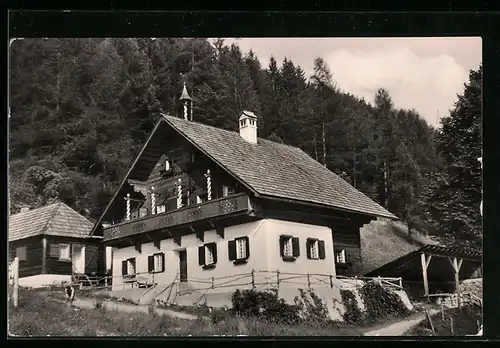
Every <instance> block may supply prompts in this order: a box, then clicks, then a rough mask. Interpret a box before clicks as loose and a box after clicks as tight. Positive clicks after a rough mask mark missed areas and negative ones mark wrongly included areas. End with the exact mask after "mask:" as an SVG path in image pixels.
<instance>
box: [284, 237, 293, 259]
mask: <svg viewBox="0 0 500 348" xmlns="http://www.w3.org/2000/svg"><path fill="white" fill-rule="evenodd" d="M283 256H287V257H293V242H292V237H286V238H285V239H284V241H283Z"/></svg>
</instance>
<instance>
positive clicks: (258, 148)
mask: <svg viewBox="0 0 500 348" xmlns="http://www.w3.org/2000/svg"><path fill="white" fill-rule="evenodd" d="M163 118H164V120H165V121H166V122H167V123H168V124H169V125H170V126H172V127H173V128H174V129H175V130H177V131H178V132H179V133H181V134H182V135H183V136H184V137H185V138H187V139H188V140H189V141H190V142H192V143H193V144H194V145H195V146H197V147H199V148H200V150H202V151H203V152H205V153H206V154H207V155H208V156H209V157H211V158H212V159H213V160H215V161H216V162H217V163H218V164H219V165H220V166H222V167H223V168H225V169H226V170H227V171H228V172H229V173H231V174H232V175H233V176H235V177H236V178H237V179H239V180H240V181H241V182H243V183H244V184H245V185H247V186H248V187H249V188H251V189H253V190H254V191H256V192H257V193H258V194H259V195H263V196H272V197H279V198H285V199H291V200H296V201H302V202H310V203H316V204H321V205H326V206H330V207H335V208H339V209H342V210H348V211H355V212H359V213H364V214H369V215H375V216H381V217H387V218H391V219H396V217H395V216H394V215H393V214H391V213H390V212H388V211H387V210H386V209H384V208H383V207H382V206H380V205H379V204H377V203H376V202H374V201H373V200H372V199H370V198H368V197H367V196H365V195H364V194H363V193H362V192H360V191H358V190H357V189H355V188H354V187H353V186H351V185H350V184H349V183H347V182H346V181H345V180H343V179H342V178H340V177H339V176H338V175H336V174H335V173H333V172H331V171H330V170H328V169H327V168H326V167H324V166H323V165H321V164H320V163H318V162H317V161H315V160H314V159H312V158H311V157H310V156H309V155H307V154H306V153H305V152H304V151H302V150H301V149H299V148H296V147H292V146H288V145H284V144H279V143H275V142H273V141H269V140H265V139H261V138H258V140H257V144H252V143H249V142H247V141H246V140H245V139H243V138H242V137H241V136H240V134H239V133H238V132H232V131H228V130H224V129H220V128H216V127H211V126H208V125H204V124H201V123H196V122H192V121H186V120H183V119H181V118H177V117H173V116H167V115H163Z"/></svg>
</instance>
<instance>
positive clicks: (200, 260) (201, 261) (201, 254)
mask: <svg viewBox="0 0 500 348" xmlns="http://www.w3.org/2000/svg"><path fill="white" fill-rule="evenodd" d="M198 264H199V265H200V266H203V265H205V246H204V245H202V246H201V247H199V248H198Z"/></svg>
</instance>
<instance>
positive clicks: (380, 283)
mask: <svg viewBox="0 0 500 348" xmlns="http://www.w3.org/2000/svg"><path fill="white" fill-rule="evenodd" d="M378 285H380V286H382V280H380V276H378Z"/></svg>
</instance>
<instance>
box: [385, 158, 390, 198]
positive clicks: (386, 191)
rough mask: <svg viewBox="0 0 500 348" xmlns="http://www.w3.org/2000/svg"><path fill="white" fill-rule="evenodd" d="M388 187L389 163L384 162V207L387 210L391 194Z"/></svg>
mask: <svg viewBox="0 0 500 348" xmlns="http://www.w3.org/2000/svg"><path fill="white" fill-rule="evenodd" d="M388 191H389V190H388V185H387V162H386V161H384V206H385V208H387V205H388V204H389V199H388V198H389V194H388Z"/></svg>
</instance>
